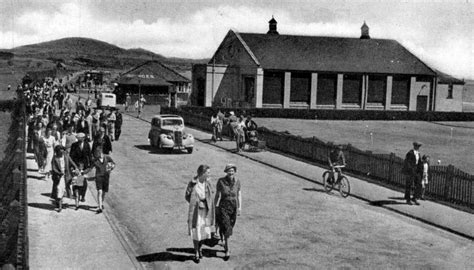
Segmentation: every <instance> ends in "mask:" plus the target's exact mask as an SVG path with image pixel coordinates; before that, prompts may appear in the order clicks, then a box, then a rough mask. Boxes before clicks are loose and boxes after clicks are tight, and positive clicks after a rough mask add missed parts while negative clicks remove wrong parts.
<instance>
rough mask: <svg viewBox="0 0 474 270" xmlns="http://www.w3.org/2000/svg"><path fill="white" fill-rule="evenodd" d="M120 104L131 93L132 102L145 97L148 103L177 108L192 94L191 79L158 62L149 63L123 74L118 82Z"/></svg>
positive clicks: (117, 89) (117, 92)
mask: <svg viewBox="0 0 474 270" xmlns="http://www.w3.org/2000/svg"><path fill="white" fill-rule="evenodd" d="M116 83H117V88H116V90H115V92H114V93H116V94H117V99H118V102H120V103H123V102H124V101H125V95H126V94H127V93H129V94H130V95H131V96H132V100H137V99H138V96H139V95H144V96H145V99H146V100H147V103H149V104H160V105H163V106H170V107H177V106H178V105H180V104H181V103H186V102H187V100H188V97H189V94H190V92H191V86H190V81H189V79H187V78H185V77H184V76H182V75H181V74H179V73H178V72H177V71H175V70H173V69H171V68H169V67H167V66H165V65H163V64H162V63H160V62H158V61H148V62H145V63H143V64H141V65H138V66H136V67H134V68H132V69H131V70H129V71H127V72H125V73H123V74H122V75H120V77H119V78H118V79H117V81H116Z"/></svg>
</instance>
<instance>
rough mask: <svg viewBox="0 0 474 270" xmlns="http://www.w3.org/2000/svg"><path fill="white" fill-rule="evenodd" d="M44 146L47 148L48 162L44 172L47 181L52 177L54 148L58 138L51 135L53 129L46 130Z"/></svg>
mask: <svg viewBox="0 0 474 270" xmlns="http://www.w3.org/2000/svg"><path fill="white" fill-rule="evenodd" d="M43 141H44V145H45V146H46V161H45V166H44V172H45V173H46V179H49V178H50V177H51V161H52V160H53V156H54V146H55V145H56V144H57V142H56V138H55V137H54V136H52V135H51V128H47V129H46V133H45V135H44V137H43Z"/></svg>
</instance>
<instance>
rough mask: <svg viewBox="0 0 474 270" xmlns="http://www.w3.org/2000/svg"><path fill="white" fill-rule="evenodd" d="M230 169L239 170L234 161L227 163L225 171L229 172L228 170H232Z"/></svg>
mask: <svg viewBox="0 0 474 270" xmlns="http://www.w3.org/2000/svg"><path fill="white" fill-rule="evenodd" d="M230 169H234V171H235V172H237V166H235V165H234V164H232V163H229V164H227V165H225V169H224V172H227V171H228V170H230Z"/></svg>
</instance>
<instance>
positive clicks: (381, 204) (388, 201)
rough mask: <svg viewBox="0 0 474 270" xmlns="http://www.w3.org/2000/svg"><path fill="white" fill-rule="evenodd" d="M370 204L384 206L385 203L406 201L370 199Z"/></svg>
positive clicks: (394, 203)
mask: <svg viewBox="0 0 474 270" xmlns="http://www.w3.org/2000/svg"><path fill="white" fill-rule="evenodd" d="M369 204H370V205H372V206H384V205H396V204H405V203H404V202H399V201H394V200H378V201H370V202H369Z"/></svg>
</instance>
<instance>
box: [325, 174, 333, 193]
mask: <svg viewBox="0 0 474 270" xmlns="http://www.w3.org/2000/svg"><path fill="white" fill-rule="evenodd" d="M330 179H331V172H330V171H326V172H324V173H323V186H324V190H325V191H326V192H330V191H331V190H332V189H333V188H334V180H333V179H331V180H332V181H329V180H330Z"/></svg>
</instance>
